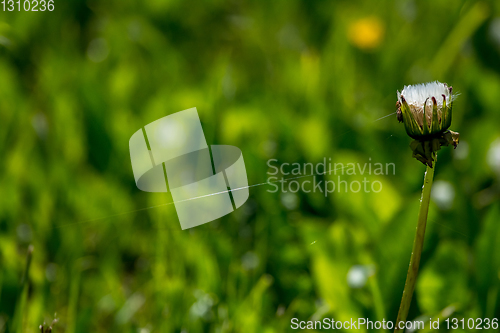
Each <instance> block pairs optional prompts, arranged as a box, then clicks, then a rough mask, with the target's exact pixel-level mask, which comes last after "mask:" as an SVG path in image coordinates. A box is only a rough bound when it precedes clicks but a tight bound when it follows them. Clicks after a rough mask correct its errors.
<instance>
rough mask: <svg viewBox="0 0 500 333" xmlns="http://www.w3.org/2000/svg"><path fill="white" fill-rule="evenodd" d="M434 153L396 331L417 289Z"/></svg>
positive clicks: (404, 318)
mask: <svg viewBox="0 0 500 333" xmlns="http://www.w3.org/2000/svg"><path fill="white" fill-rule="evenodd" d="M433 155H434V166H433V167H429V166H427V170H426V171H425V177H424V186H423V187H422V197H421V199H420V210H419V212H418V224H417V231H416V233H415V239H414V241H413V250H412V253H411V258H410V267H409V268H408V274H407V275H406V282H405V289H404V291H403V298H402V299H401V305H400V306H399V312H398V319H397V320H396V328H395V330H394V332H399V331H403V330H404V329H400V328H399V323H400V322H401V321H403V322H406V317H407V316H408V311H409V310H410V303H411V298H412V296H413V291H414V290H415V282H416V281H417V274H418V267H419V264H420V256H421V255H422V248H423V245H424V236H425V226H426V224H427V213H428V212H429V201H430V197H431V187H432V181H433V179H434V168H435V167H436V163H435V162H436V154H433ZM401 325H402V326H403V327H404V325H403V324H401Z"/></svg>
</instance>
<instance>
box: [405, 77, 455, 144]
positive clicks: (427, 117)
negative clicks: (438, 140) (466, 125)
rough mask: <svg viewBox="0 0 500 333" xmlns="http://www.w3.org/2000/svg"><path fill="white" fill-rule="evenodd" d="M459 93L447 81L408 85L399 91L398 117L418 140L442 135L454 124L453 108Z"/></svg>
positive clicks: (408, 131) (409, 133) (407, 130)
mask: <svg viewBox="0 0 500 333" xmlns="http://www.w3.org/2000/svg"><path fill="white" fill-rule="evenodd" d="M454 98H455V96H453V94H452V87H448V85H447V84H446V83H440V82H437V81H435V82H430V83H423V84H416V85H410V86H405V87H404V89H403V91H402V92H399V91H398V102H397V103H396V106H397V109H398V111H397V114H398V120H399V121H400V122H403V123H404V125H405V129H406V133H408V135H409V136H411V137H412V138H414V139H417V140H422V139H424V140H425V139H430V138H434V137H436V136H439V135H440V134H442V133H443V132H444V131H446V130H447V129H448V128H449V127H450V125H451V108H452V103H453V100H454Z"/></svg>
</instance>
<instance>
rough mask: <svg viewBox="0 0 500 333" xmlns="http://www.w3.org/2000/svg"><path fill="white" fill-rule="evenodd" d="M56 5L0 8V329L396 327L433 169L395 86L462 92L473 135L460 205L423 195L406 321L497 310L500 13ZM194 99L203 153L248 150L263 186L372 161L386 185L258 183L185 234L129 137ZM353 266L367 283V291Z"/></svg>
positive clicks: (457, 109) (465, 129)
mask: <svg viewBox="0 0 500 333" xmlns="http://www.w3.org/2000/svg"><path fill="white" fill-rule="evenodd" d="M55 7H56V10H55V11H54V12H45V13H27V12H21V13H19V12H1V13H0V73H1V74H0V123H1V129H0V156H1V160H2V163H0V332H14V331H17V332H20V331H25V332H35V331H37V328H38V325H40V324H41V323H43V322H44V321H46V322H47V323H50V322H51V320H52V319H53V316H54V313H56V312H57V317H58V318H59V319H60V320H59V322H58V323H57V325H56V326H55V328H54V331H55V332H63V331H64V332H71V333H73V332H89V331H92V332H142V333H145V332H153V331H155V332H157V331H158V332H283V331H288V330H290V319H291V318H294V317H296V318H299V319H301V320H309V319H311V318H313V319H321V318H323V317H333V318H335V319H338V320H346V319H349V318H351V317H352V318H357V317H366V318H370V319H371V320H381V319H382V318H386V319H388V320H395V317H396V315H397V309H398V306H399V301H400V297H401V293H402V290H403V286H404V279H405V276H406V270H407V267H408V262H409V257H410V252H411V243H412V239H413V233H414V228H415V225H416V216H417V209H418V199H419V195H420V187H421V185H422V180H423V172H424V169H425V168H424V166H423V165H421V164H420V163H419V162H417V161H416V160H414V159H412V158H411V151H410V149H409V147H408V144H409V141H410V139H409V138H408V137H407V136H406V134H405V132H404V129H403V127H402V126H401V125H399V124H398V123H397V121H396V119H395V116H393V117H388V118H384V119H380V120H377V119H379V118H381V117H383V116H386V115H388V114H390V113H392V112H394V111H395V107H394V104H395V102H396V90H397V89H402V87H403V85H405V84H412V83H420V82H425V81H432V80H439V81H441V82H447V83H448V84H450V85H452V86H453V87H454V91H456V92H458V93H459V94H460V95H459V97H458V99H457V100H456V103H455V104H454V120H453V124H452V127H451V128H452V129H453V130H456V131H458V132H460V134H461V143H460V145H459V148H458V149H457V150H456V151H452V150H451V149H443V150H442V151H440V154H439V161H438V164H437V169H436V180H441V181H444V182H446V183H444V184H448V185H449V186H451V187H452V189H453V191H454V197H453V199H452V200H453V201H452V203H451V207H446V205H445V206H443V205H442V204H440V202H439V200H438V201H435V202H433V203H431V208H430V215H429V225H428V231H427V235H426V244H425V248H424V253H423V256H422V264H421V275H420V279H419V281H418V284H417V289H416V294H415V297H414V300H413V305H412V308H411V310H410V316H409V318H410V319H414V318H416V317H418V316H423V317H424V318H428V317H437V316H439V315H440V314H441V312H442V311H443V310H444V309H449V307H450V306H453V308H454V312H453V314H452V316H456V317H458V318H462V317H464V318H470V317H472V318H476V317H477V318H485V317H488V318H492V317H497V318H498V317H500V296H499V292H498V291H499V285H500V284H499V282H500V248H499V247H500V245H499V244H500V225H499V224H498V221H499V220H500V205H499V203H498V200H499V198H500V196H499V193H500V187H499V178H500V166H499V162H498V161H499V156H500V153H499V150H500V148H499V147H500V141H499V140H500V129H499V127H498V124H499V123H500V106H499V105H500V104H499V103H498V95H499V93H500V76H499V73H500V66H499V64H500V62H499V61H498V59H500V3H499V2H498V1H493V0H492V1H463V0H462V1H444V0H439V1H430V0H424V1H418V2H417V1H410V0H405V1H387V0H385V1H381V2H372V1H367V0H364V1H356V2H347V1H298V0H293V1H292V0H287V1H284V0H279V1H273V2H270V3H263V2H240V1H234V2H230V3H225V2H222V1H209V2H205V3H203V4H201V3H198V2H194V1H153V0H151V1H145V2H133V1H120V2H119V1H108V2H105V3H103V2H97V1H73V2H68V3H62V2H57V3H56V4H55ZM190 107H197V109H198V112H199V114H200V118H201V120H202V123H203V128H204V131H205V135H206V137H207V141H208V142H209V143H211V144H229V145H235V146H237V147H239V148H240V149H241V150H242V151H243V156H244V159H245V164H246V168H247V172H248V178H249V183H250V184H257V183H262V182H265V181H266V180H267V177H268V174H267V172H268V171H269V170H268V166H267V163H266V162H267V160H268V159H269V158H275V159H278V161H280V162H288V163H293V162H300V163H305V162H311V163H318V162H321V161H322V160H323V158H324V157H326V158H329V157H331V158H332V160H333V161H334V162H344V163H356V162H359V163H365V162H367V161H368V159H369V158H371V159H372V161H373V162H380V163H395V165H396V174H395V175H384V176H371V177H370V179H371V180H380V181H382V183H383V191H382V192H381V193H378V194H376V193H347V194H345V193H343V194H337V193H336V194H333V195H330V196H328V197H325V196H324V195H322V194H320V193H310V194H307V193H301V192H299V193H297V194H296V195H290V194H289V195H288V196H287V195H284V194H282V195H280V194H278V193H269V192H268V191H267V190H268V189H269V188H268V187H266V186H259V187H255V188H252V189H250V199H249V201H248V202H247V203H246V204H245V205H244V206H243V207H241V208H240V209H238V210H237V211H236V212H235V213H233V214H230V215H228V216H225V217H223V218H221V219H220V220H218V221H215V222H211V223H208V224H205V225H202V226H199V227H197V228H195V229H191V230H188V231H181V230H180V226H179V223H178V220H177V215H176V213H175V210H174V207H173V205H169V206H162V207H158V208H152V209H147V210H140V209H143V208H146V207H151V206H156V205H161V204H164V203H166V202H171V196H170V194H168V193H167V194H149V193H145V192H140V191H139V190H138V189H137V188H136V187H135V184H134V181H133V174H132V170H131V165H130V162H129V160H130V158H129V152H128V140H129V138H130V136H131V135H132V134H133V133H134V132H135V131H136V130H137V129H138V128H140V127H141V126H144V125H145V124H147V123H149V122H151V121H154V120H156V119H158V118H160V117H163V116H165V115H168V114H171V113H174V112H177V111H180V110H184V109H187V108H190ZM351 177H352V178H350V179H355V180H361V179H360V178H359V176H351ZM332 179H334V177H333V176H332ZM442 184H443V183H442ZM445 192H446V191H445ZM446 193H448V194H449V190H448V192H446ZM290 202H292V203H296V204H295V205H293V204H290ZM127 212H128V213H127ZM124 213H125V214H124ZM101 218H102V219H101ZM30 244H32V245H34V252H33V259H32V263H31V269H30V272H29V279H28V281H29V289H28V290H27V295H26V303H25V306H24V310H23V311H21V310H18V311H17V313H16V310H15V309H16V308H17V309H19V308H21V306H20V305H19V304H20V303H19V302H20V301H21V295H22V286H21V285H20V279H21V276H22V274H23V270H24V267H25V264H26V253H27V249H28V246H29V245H30ZM356 265H366V266H367V267H371V268H373V269H374V272H375V273H374V274H373V275H372V276H370V277H369V278H368V281H367V283H366V284H365V285H364V286H362V287H360V288H352V287H350V286H349V284H348V279H347V276H348V273H349V271H350V270H352V269H353V267H358V266H356ZM17 318H21V319H17ZM361 331H362V330H361Z"/></svg>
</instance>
